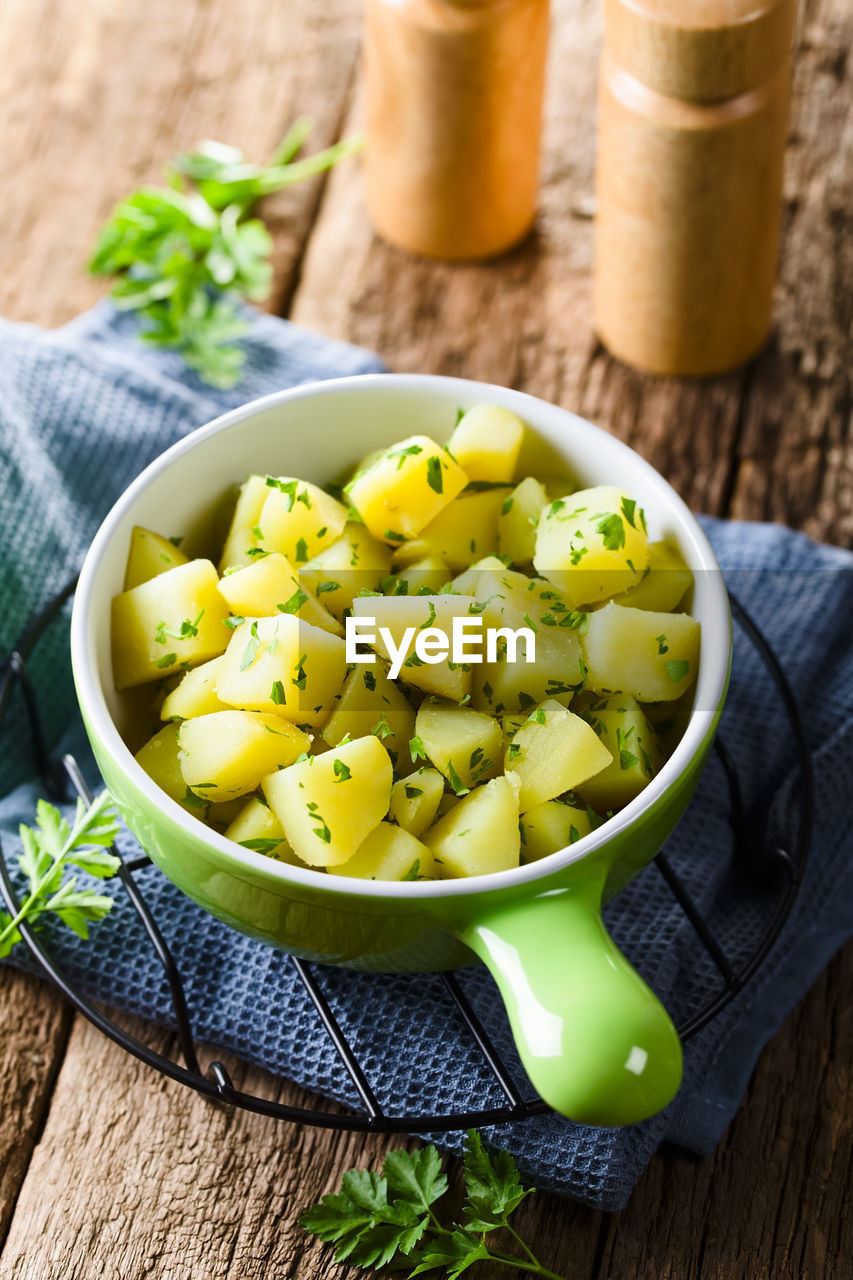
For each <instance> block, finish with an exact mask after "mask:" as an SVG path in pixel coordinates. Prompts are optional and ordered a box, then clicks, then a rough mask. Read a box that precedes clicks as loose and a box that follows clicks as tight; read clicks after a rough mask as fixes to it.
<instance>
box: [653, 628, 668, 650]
mask: <svg viewBox="0 0 853 1280" xmlns="http://www.w3.org/2000/svg"><path fill="white" fill-rule="evenodd" d="M655 640H657V642H658V653H659V654H662V653H669V645H668V644H667V642H666V636H665V635H664V634H663V633H662V632H661V634H660V635H659V636H655Z"/></svg>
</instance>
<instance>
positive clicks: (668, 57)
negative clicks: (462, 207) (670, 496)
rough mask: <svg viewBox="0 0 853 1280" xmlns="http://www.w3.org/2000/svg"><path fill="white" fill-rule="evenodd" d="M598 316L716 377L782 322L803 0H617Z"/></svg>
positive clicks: (605, 102) (604, 122)
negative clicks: (777, 305) (783, 225)
mask: <svg viewBox="0 0 853 1280" xmlns="http://www.w3.org/2000/svg"><path fill="white" fill-rule="evenodd" d="M604 11H605V18H604V29H605V37H604V53H603V55H602V62H601V76H600V88H599V125H598V128H599V143H598V171H597V196H598V213H597V219H596V267H595V323H596V328H597V330H598V333H599V335H600V336H601V338H602V340H603V341H604V343H605V344H606V346H607V347H609V349H610V350H611V351H612V352H613V354H614V355H616V356H618V357H619V359H621V360H624V361H626V362H627V363H628V364H632V365H635V366H637V367H638V368H640V369H644V370H648V371H650V372H654V373H663V374H675V375H681V376H703V375H708V374H714V373H721V372H723V371H725V370H728V369H732V368H735V367H736V366H737V365H740V364H742V363H743V362H744V361H746V360H748V359H749V358H750V357H751V356H753V355H755V354H756V352H757V351H759V349H760V348H761V347H762V345H763V344H764V342H765V340H766V338H767V334H768V331H769V328H770V323H771V312H772V298H773V284H774V280H775V275H776V261H777V255H778V242H779V218H780V209H781V194H782V165H783V157H784V150H785V138H786V132H787V118H788V87H789V82H790V67H791V43H792V35H793V28H794V18H795V0H688V2H687V3H685V0H605V5H604Z"/></svg>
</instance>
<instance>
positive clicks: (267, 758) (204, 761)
mask: <svg viewBox="0 0 853 1280" xmlns="http://www.w3.org/2000/svg"><path fill="white" fill-rule="evenodd" d="M178 745H179V747H180V756H179V762H180V766H181V773H182V774H183V777H184V781H185V782H186V784H187V786H188V787H189V788H190V790H191V791H194V792H195V793H196V795H200V796H202V797H204V799H206V800H212V801H219V800H232V799H233V798H234V797H235V796H244V795H247V794H248V793H249V792H250V791H254V790H255V789H256V788H257V787H258V786H259V785H260V782H261V779H262V778H264V777H266V775H267V774H269V773H272V771H273V769H280V768H282V767H283V766H284V765H288V764H291V763H292V761H294V760H295V759H296V757H297V756H298V755H301V754H302V752H303V751H307V750H308V748H309V746H310V745H311V739H310V738H309V737H308V736H307V734H304V733H303V732H302V730H301V729H297V728H296V726H295V725H293V724H291V723H290V721H289V720H285V719H284V717H283V716H270V715H260V714H258V713H256V712H253V711H215V712H213V713H212V714H211V715H209V716H197V717H196V719H195V720H184V721H183V723H182V724H181V725H179V726H178Z"/></svg>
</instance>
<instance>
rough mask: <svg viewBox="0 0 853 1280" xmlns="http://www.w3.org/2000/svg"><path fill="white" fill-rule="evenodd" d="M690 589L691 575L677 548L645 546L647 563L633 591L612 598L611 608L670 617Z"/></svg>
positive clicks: (657, 545)
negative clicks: (667, 614)
mask: <svg viewBox="0 0 853 1280" xmlns="http://www.w3.org/2000/svg"><path fill="white" fill-rule="evenodd" d="M692 585H693V574H692V573H691V572H690V570H689V569H688V567H687V564H686V562H685V560H684V557H683V556H682V554H681V552H680V551H679V550H678V548H677V547H674V546H673V545H672V544H671V543H669V542H650V543H649V563H648V567H647V568H646V570H645V572H644V574H643V577H642V578H641V579H640V581H639V582H638V583H637V585H636V586H635V587H631V588H630V590H628V591H623V592H622V593H621V594H620V595H618V596H616V597H615V598H614V604H624V605H627V606H628V608H630V609H650V610H652V612H654V613H671V612H672V610H673V609H676V608H677V607H678V605H680V604H681V601H682V600H683V599H684V597H685V595H686V594H687V591H688V590H689V588H690V587H691V586H692Z"/></svg>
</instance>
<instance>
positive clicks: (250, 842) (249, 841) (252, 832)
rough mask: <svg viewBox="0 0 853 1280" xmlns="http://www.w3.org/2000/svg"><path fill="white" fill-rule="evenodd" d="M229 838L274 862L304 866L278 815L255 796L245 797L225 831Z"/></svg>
mask: <svg viewBox="0 0 853 1280" xmlns="http://www.w3.org/2000/svg"><path fill="white" fill-rule="evenodd" d="M225 834H226V836H227V837H228V839H229V840H233V841H234V842H235V844H241V845H242V846H243V848H244V849H251V850H252V851H253V852H254V853H264V854H266V855H267V857H269V858H275V860H276V862H286V863H288V864H289V865H290V866H294V867H297V866H298V867H301V866H304V863H302V862H301V861H300V860H299V858H297V856H296V854H295V853H294V852H293V850H292V849H291V847H290V845H289V844H288V843H287V841H286V840H285V838H284V830H283V828H282V825H281V823H280V822H279V820H278V818H277V817H276V816H275V814H274V813H273V811H272V809H270V807H269V805H267V804H264V802H263V800H259V799H258V797H257V796H252V798H251V800H246V801H245V802H243V804H242V808H241V809H240V812H239V813H238V814H237V816H236V817H235V819H234V821H233V822H232V823H231V825H230V826H229V827H228V829H227V831H226V832H225Z"/></svg>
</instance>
